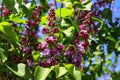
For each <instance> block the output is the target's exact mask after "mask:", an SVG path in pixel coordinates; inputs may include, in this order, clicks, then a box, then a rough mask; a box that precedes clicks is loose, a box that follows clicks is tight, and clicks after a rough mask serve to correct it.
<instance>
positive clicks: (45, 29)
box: [42, 27, 50, 34]
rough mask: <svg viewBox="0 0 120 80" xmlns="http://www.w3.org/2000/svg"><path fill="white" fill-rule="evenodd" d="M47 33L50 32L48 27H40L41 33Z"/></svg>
mask: <svg viewBox="0 0 120 80" xmlns="http://www.w3.org/2000/svg"><path fill="white" fill-rule="evenodd" d="M48 33H50V29H49V28H45V27H43V28H42V34H48Z"/></svg>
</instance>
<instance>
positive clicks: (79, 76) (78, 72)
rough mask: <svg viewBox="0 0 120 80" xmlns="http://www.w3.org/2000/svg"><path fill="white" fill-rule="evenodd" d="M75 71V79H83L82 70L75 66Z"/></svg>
mask: <svg viewBox="0 0 120 80" xmlns="http://www.w3.org/2000/svg"><path fill="white" fill-rule="evenodd" d="M73 73H74V78H75V80H81V75H82V74H81V71H80V70H76V69H75V67H74V71H73Z"/></svg>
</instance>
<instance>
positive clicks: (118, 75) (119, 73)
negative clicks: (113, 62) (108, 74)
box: [112, 72, 120, 80]
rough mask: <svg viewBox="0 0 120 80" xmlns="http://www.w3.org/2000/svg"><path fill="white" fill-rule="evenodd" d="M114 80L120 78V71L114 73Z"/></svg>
mask: <svg viewBox="0 0 120 80" xmlns="http://www.w3.org/2000/svg"><path fill="white" fill-rule="evenodd" d="M112 80H120V72H118V73H115V74H113V75H112Z"/></svg>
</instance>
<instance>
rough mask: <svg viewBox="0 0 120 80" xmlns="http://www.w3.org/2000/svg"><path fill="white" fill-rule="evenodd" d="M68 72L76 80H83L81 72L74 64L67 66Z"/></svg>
mask: <svg viewBox="0 0 120 80" xmlns="http://www.w3.org/2000/svg"><path fill="white" fill-rule="evenodd" d="M65 68H66V69H67V72H68V73H69V74H70V75H71V76H73V77H74V79H75V80H81V75H82V74H81V71H80V70H79V69H77V68H76V67H75V66H74V65H73V64H67V65H65Z"/></svg>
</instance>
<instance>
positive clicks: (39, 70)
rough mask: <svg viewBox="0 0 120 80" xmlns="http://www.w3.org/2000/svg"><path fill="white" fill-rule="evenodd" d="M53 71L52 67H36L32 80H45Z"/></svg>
mask: <svg viewBox="0 0 120 80" xmlns="http://www.w3.org/2000/svg"><path fill="white" fill-rule="evenodd" d="M53 69H54V66H52V67H50V68H43V67H40V66H37V67H36V68H35V73H34V74H35V77H34V80H45V79H46V78H47V77H48V76H49V74H50V72H51V71H52V70H53Z"/></svg>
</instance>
